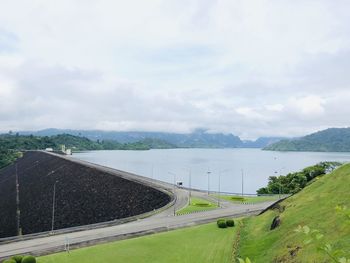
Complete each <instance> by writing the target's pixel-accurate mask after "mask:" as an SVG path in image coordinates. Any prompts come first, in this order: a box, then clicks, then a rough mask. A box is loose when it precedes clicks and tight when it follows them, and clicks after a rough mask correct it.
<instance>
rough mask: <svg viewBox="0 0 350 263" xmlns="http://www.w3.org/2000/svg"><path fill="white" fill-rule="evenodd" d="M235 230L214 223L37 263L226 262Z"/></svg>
mask: <svg viewBox="0 0 350 263" xmlns="http://www.w3.org/2000/svg"><path fill="white" fill-rule="evenodd" d="M235 231H236V228H235V227H234V228H227V229H219V228H218V227H217V226H216V223H211V224H206V225H201V226H195V227H191V228H185V229H180V230H175V231H171V232H166V233H160V234H154V235H150V236H145V237H140V238H134V239H128V240H124V241H117V242H112V243H107V244H103V245H97V246H93V247H88V248H82V249H77V250H73V251H71V252H70V254H67V253H58V254H53V255H49V256H44V257H41V258H39V260H38V263H61V262H64V263H73V262H84V263H96V262H113V263H118V262H128V263H133V262H135V263H136V262H137V263H139V262H155V263H156V262H162V263H163V262H191V263H196V262H198V263H205V262H208V263H209V262H210V263H215V262H218V263H225V262H227V263H229V262H231V255H232V243H233V240H234V238H235Z"/></svg>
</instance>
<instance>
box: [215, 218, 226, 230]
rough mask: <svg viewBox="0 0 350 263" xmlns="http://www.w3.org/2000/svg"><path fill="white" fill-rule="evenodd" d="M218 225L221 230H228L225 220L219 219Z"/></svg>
mask: <svg viewBox="0 0 350 263" xmlns="http://www.w3.org/2000/svg"><path fill="white" fill-rule="evenodd" d="M216 223H217V225H218V227H219V228H226V227H227V225H226V220H225V219H219V220H218V221H217V222H216Z"/></svg>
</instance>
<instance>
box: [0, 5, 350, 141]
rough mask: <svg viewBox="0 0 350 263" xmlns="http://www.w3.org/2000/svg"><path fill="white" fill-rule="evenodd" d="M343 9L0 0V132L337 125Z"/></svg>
mask: <svg viewBox="0 0 350 263" xmlns="http://www.w3.org/2000/svg"><path fill="white" fill-rule="evenodd" d="M19 7H20V8H19ZM349 8H350V2H349V1H346V0H340V1H337V2H336V3H335V2H334V1H331V0H321V1H318V0H317V1H316V0H311V1H307V3H305V1H275V0H264V1H260V0H254V1H241V0H233V1H232V0H221V1H204V0H191V1H184V0H170V1H162V0H155V1H141V0H131V1H112V0H102V1H81V0H62V1H56V2H52V1H44V0H31V1H18V0H11V1H9V0H5V1H2V3H1V9H0V25H1V27H0V101H1V104H0V127H1V130H3V131H6V130H9V129H12V130H21V129H39V128H45V127H58V128H86V129H88V128H99V129H115V130H128V129H132V130H162V131H167V130H170V131H190V130H192V129H195V128H196V127H205V128H208V129H209V130H211V131H223V132H233V133H235V134H238V135H242V136H244V137H249V138H253V137H257V136H260V135H288V136H294V135H301V134H303V133H307V132H310V131H315V130H318V129H320V128H323V127H328V126H344V125H346V123H347V117H346V115H344V116H340V115H337V116H334V115H335V114H336V112H337V111H340V110H341V111H343V112H350V106H348V104H347V103H345V102H344V96H345V95H344V94H346V96H349V94H348V93H347V91H348V90H349V88H350V87H349V83H350V74H349V68H350V65H349V61H350V52H349V50H350V30H349V27H348V24H349V22H350V21H349V20H350V18H349V16H348V13H347V12H346V10H349ZM339 94H342V95H341V96H340V95H339Z"/></svg>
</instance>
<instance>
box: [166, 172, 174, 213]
mask: <svg viewBox="0 0 350 263" xmlns="http://www.w3.org/2000/svg"><path fill="white" fill-rule="evenodd" d="M168 174H170V175H173V176H174V188H173V192H174V198H175V202H174V216H175V215H176V207H175V204H176V193H175V186H176V174H174V173H172V172H168Z"/></svg>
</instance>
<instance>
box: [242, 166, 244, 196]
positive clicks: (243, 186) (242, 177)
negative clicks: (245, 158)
mask: <svg viewBox="0 0 350 263" xmlns="http://www.w3.org/2000/svg"><path fill="white" fill-rule="evenodd" d="M243 195H244V172H243V169H242V196H243Z"/></svg>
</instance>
